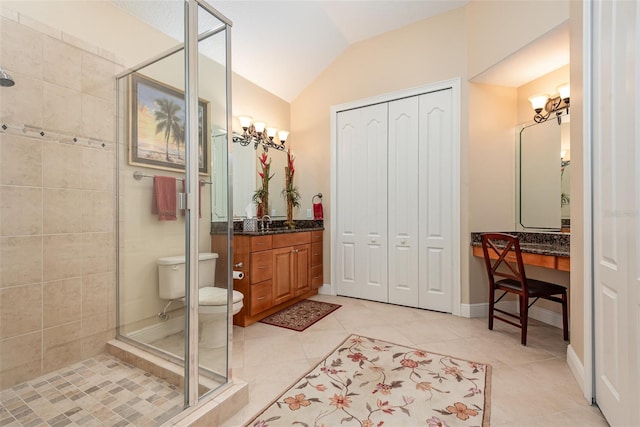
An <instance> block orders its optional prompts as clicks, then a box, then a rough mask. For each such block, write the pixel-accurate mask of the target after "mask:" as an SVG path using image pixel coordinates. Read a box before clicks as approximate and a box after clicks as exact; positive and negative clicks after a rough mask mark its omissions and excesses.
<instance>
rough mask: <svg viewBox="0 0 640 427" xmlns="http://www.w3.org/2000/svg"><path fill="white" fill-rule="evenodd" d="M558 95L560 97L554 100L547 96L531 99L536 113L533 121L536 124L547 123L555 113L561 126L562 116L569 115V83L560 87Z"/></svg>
mask: <svg viewBox="0 0 640 427" xmlns="http://www.w3.org/2000/svg"><path fill="white" fill-rule="evenodd" d="M558 93H559V95H558V96H556V97H553V98H551V97H550V96H549V95H547V94H543V95H534V96H531V97H529V102H531V107H533V110H534V111H535V112H536V114H535V115H534V116H533V120H534V121H535V122H536V123H542V122H546V121H547V120H548V119H549V117H551V114H552V113H555V114H556V118H557V119H558V124H561V123H562V119H561V116H562V115H563V114H564V115H567V114H569V100H570V96H569V95H570V90H569V84H568V83H567V84H563V85H562V86H558Z"/></svg>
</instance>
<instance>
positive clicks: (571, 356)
mask: <svg viewBox="0 0 640 427" xmlns="http://www.w3.org/2000/svg"><path fill="white" fill-rule="evenodd" d="M567 364H568V365H569V369H571V373H572V374H573V376H574V377H575V378H576V381H577V382H578V386H579V387H580V390H582V394H583V396H584V397H585V399H586V400H587V402H589V404H591V397H590V392H588V390H586V389H585V386H586V381H585V377H584V375H585V374H584V365H583V364H582V362H581V361H580V359H579V358H578V355H577V354H576V352H575V350H574V349H573V347H572V346H571V344H569V346H568V347H567ZM587 396H589V397H587Z"/></svg>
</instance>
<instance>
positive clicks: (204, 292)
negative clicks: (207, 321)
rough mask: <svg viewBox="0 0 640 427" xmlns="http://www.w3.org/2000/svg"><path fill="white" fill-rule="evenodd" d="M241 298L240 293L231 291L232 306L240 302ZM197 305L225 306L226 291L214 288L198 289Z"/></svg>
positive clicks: (242, 296)
mask: <svg viewBox="0 0 640 427" xmlns="http://www.w3.org/2000/svg"><path fill="white" fill-rule="evenodd" d="M243 298H244V295H242V292H238V291H233V303H234V304H235V303H237V302H240V301H242V299H243ZM199 303H200V305H225V304H226V303H227V290H226V289H223V288H216V287H214V286H206V287H204V288H200V292H199Z"/></svg>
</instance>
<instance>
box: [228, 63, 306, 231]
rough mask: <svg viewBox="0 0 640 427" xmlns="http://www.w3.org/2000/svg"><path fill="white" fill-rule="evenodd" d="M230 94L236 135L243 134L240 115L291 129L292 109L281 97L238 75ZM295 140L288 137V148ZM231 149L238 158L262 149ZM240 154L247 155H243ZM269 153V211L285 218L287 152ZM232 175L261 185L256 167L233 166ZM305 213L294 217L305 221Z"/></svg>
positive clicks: (234, 79)
mask: <svg viewBox="0 0 640 427" xmlns="http://www.w3.org/2000/svg"><path fill="white" fill-rule="evenodd" d="M231 93H232V94H233V130H234V131H235V132H238V133H242V127H241V126H240V121H239V120H238V117H239V116H251V117H253V119H254V120H255V121H263V122H265V123H267V126H269V127H275V128H277V129H282V130H288V131H290V130H291V106H290V104H289V103H288V102H286V101H285V100H283V99H282V98H278V97H277V96H275V95H274V94H272V93H271V92H268V91H267V90H265V89H262V88H261V87H259V86H256V85H255V84H253V83H251V82H250V81H248V80H247V79H245V78H243V77H241V76H239V75H237V74H234V75H233V88H232V92H231ZM296 138H297V136H296V135H295V134H293V133H292V134H291V135H289V138H288V139H287V141H288V142H287V144H286V145H287V146H291V144H294V145H295V141H296ZM232 149H233V152H234V153H236V154H237V155H242V154H245V155H248V154H247V153H246V151H249V152H251V153H253V154H252V155H254V156H258V155H260V154H261V153H262V149H260V148H259V149H258V150H257V151H256V150H254V149H253V146H251V145H249V146H246V147H242V146H240V145H238V144H234V145H233V148H232ZM240 151H242V152H244V153H240ZM267 154H268V155H269V157H270V158H271V173H272V174H274V176H273V178H272V179H271V181H270V182H269V192H270V196H269V210H272V209H275V210H276V212H277V215H278V216H283V215H286V203H285V201H284V198H283V197H282V195H281V194H280V192H281V191H282V189H283V188H284V167H285V164H286V162H287V154H286V152H284V151H278V150H273V149H271V150H269V152H268V153H267ZM296 154H297V153H296ZM233 173H234V175H235V174H239V175H241V176H242V179H249V180H252V181H253V182H254V183H255V184H256V185H258V181H259V178H258V174H257V168H256V169H251V170H243V169H241V168H238V167H236V166H235V163H234V169H233ZM296 184H297V182H296ZM303 196H304V195H303ZM309 197H310V196H309ZM247 198H248V200H247V201H246V203H248V202H249V201H250V195H245V196H244V197H243V199H247ZM244 207H245V205H244V204H243V205H242V206H241V212H244ZM234 210H235V207H234ZM304 214H305V212H304V211H303V210H301V209H300V210H298V211H297V212H295V213H294V218H300V219H303V218H304Z"/></svg>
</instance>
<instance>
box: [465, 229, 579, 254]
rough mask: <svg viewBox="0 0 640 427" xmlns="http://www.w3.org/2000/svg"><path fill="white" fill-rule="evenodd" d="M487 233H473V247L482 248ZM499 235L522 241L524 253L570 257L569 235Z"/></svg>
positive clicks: (517, 233)
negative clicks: (484, 235) (510, 236)
mask: <svg viewBox="0 0 640 427" xmlns="http://www.w3.org/2000/svg"><path fill="white" fill-rule="evenodd" d="M483 233H485V232H474V233H471V246H482V234H483ZM497 233H505V234H511V235H512V236H517V237H518V238H519V239H520V249H521V250H522V252H526V253H530V254H538V255H549V256H560V257H569V248H570V244H569V241H570V238H571V234H569V233H558V232H535V233H530V232H524V231H498V232H497Z"/></svg>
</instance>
